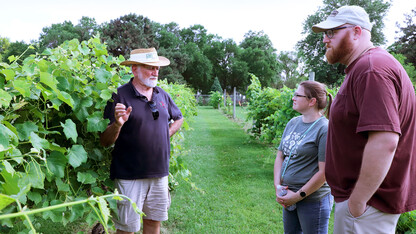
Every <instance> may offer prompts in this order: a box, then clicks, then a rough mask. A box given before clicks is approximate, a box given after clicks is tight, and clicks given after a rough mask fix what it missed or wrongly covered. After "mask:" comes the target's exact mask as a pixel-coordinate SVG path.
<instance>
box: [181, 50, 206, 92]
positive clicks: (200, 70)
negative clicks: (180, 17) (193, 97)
mask: <svg viewBox="0 0 416 234" xmlns="http://www.w3.org/2000/svg"><path fill="white" fill-rule="evenodd" d="M184 51H185V53H186V54H187V55H188V56H189V62H188V64H186V70H185V71H184V72H183V73H182V75H183V77H184V78H185V81H186V82H187V83H188V84H189V85H190V86H191V87H193V88H194V89H197V90H202V93H207V92H208V91H209V88H210V87H211V84H212V82H213V81H212V76H211V75H212V64H211V61H210V60H209V59H208V58H207V56H205V55H204V53H203V51H202V50H200V49H199V47H198V45H197V44H195V43H193V42H190V43H188V44H186V45H185V47H184Z"/></svg>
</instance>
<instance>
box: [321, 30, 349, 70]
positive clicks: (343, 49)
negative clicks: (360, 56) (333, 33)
mask: <svg viewBox="0 0 416 234" xmlns="http://www.w3.org/2000/svg"><path fill="white" fill-rule="evenodd" d="M349 38H350V37H349V32H347V33H346V34H345V36H344V37H343V38H342V39H341V41H340V43H339V44H338V46H337V47H336V48H335V47H330V49H329V50H328V49H327V50H326V52H325V56H326V60H327V61H328V63H329V64H334V63H341V64H344V63H343V62H344V61H343V60H344V59H345V57H346V56H348V55H350V54H351V52H352V50H353V46H352V42H351V41H350V39H349Z"/></svg>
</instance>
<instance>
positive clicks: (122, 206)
mask: <svg viewBox="0 0 416 234" xmlns="http://www.w3.org/2000/svg"><path fill="white" fill-rule="evenodd" d="M129 208H130V201H128V200H127V199H123V200H122V201H117V211H118V220H119V222H120V223H122V224H128V221H129V219H128V217H129V212H128V210H129Z"/></svg>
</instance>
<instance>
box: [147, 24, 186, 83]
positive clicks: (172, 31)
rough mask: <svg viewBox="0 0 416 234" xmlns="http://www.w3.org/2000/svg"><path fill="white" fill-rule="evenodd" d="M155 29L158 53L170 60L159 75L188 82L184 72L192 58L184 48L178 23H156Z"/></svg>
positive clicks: (171, 79) (170, 80) (169, 80)
mask: <svg viewBox="0 0 416 234" xmlns="http://www.w3.org/2000/svg"><path fill="white" fill-rule="evenodd" d="M154 30H155V35H156V41H157V42H158V43H159V46H160V48H159V50H158V53H159V54H161V55H163V56H166V57H167V58H168V59H169V60H170V65H169V66H167V67H164V68H163V69H161V70H160V73H159V77H160V78H161V79H166V80H167V81H168V82H176V83H181V84H183V83H186V81H185V78H184V77H183V75H182V73H183V72H184V71H185V70H186V64H188V63H189V62H190V58H189V56H188V55H187V54H186V53H185V51H184V49H183V46H182V45H183V44H182V41H181V36H180V31H181V30H180V28H179V26H178V24H177V23H174V22H171V23H169V24H165V25H161V24H158V23H155V24H154Z"/></svg>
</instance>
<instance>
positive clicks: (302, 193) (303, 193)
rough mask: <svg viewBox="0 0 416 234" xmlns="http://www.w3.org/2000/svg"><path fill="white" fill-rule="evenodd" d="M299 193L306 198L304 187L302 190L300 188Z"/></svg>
mask: <svg viewBox="0 0 416 234" xmlns="http://www.w3.org/2000/svg"><path fill="white" fill-rule="evenodd" d="M299 195H300V196H301V197H302V198H305V197H306V193H305V192H304V191H302V189H301V190H299Z"/></svg>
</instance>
